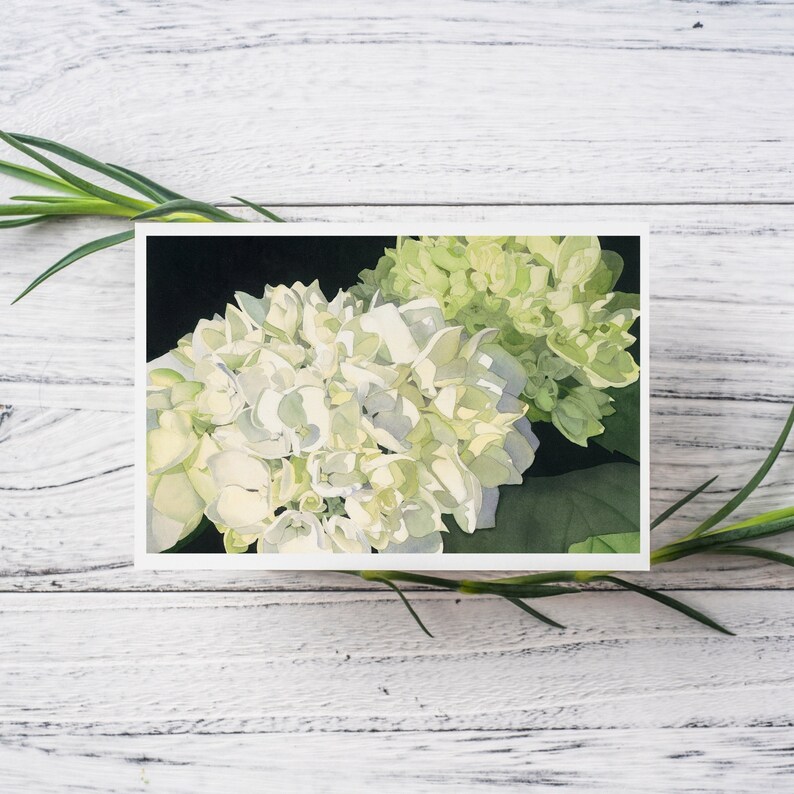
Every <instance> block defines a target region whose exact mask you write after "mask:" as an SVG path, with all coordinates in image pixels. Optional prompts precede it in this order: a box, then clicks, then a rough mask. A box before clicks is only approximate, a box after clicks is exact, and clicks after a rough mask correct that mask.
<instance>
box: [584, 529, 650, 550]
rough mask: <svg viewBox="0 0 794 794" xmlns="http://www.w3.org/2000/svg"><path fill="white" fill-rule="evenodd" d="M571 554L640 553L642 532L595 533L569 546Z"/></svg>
mask: <svg viewBox="0 0 794 794" xmlns="http://www.w3.org/2000/svg"><path fill="white" fill-rule="evenodd" d="M568 553H569V554H639V553H640V533H639V532H619V533H614V534H611V535H593V537H591V538H587V540H583V541H581V542H580V543H573V544H571V546H570V547H569V548H568Z"/></svg>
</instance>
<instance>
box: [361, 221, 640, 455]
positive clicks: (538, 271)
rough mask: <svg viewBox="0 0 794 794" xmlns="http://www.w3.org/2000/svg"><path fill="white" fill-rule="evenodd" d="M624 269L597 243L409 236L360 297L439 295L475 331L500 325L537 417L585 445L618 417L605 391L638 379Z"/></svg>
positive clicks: (389, 253)
mask: <svg viewBox="0 0 794 794" xmlns="http://www.w3.org/2000/svg"><path fill="white" fill-rule="evenodd" d="M622 269H623V261H622V259H621V258H620V256H618V255H617V254H616V253H614V252H611V251H602V250H601V246H600V244H599V241H598V238H597V237H561V238H560V237H421V238H420V239H418V240H416V239H412V238H405V237H403V238H398V240H397V247H396V248H393V249H387V250H386V252H385V256H383V257H382V258H381V259H380V261H379V262H378V265H377V267H376V268H375V269H374V270H364V271H363V272H362V273H361V274H360V278H361V281H362V284H361V285H359V286H357V287H356V288H354V292H355V294H357V295H358V296H359V297H362V298H366V297H368V296H371V295H373V294H374V293H375V291H376V290H377V291H380V293H381V294H382V296H383V297H384V298H385V299H386V300H393V301H396V302H398V303H403V302H406V301H411V300H415V299H422V298H432V299H434V300H436V301H438V303H439V304H440V305H441V308H442V310H443V312H444V318H445V319H446V320H448V321H450V322H455V323H460V324H461V325H463V326H464V327H465V329H466V331H467V333H469V334H476V333H477V332H479V331H480V330H482V329H484V328H497V329H498V330H499V334H498V336H497V340H498V342H499V343H500V344H501V345H502V346H503V347H504V348H505V349H506V350H508V351H509V352H511V353H513V354H514V355H515V356H517V357H518V359H519V360H520V361H521V363H522V364H523V366H524V368H525V371H526V374H527V378H528V380H527V384H526V387H525V390H524V399H526V400H527V401H528V403H529V404H530V414H529V415H530V418H532V419H540V420H544V421H551V422H553V423H554V425H555V427H557V429H558V430H559V431H560V432H561V433H563V435H565V436H566V438H568V439H570V440H571V441H574V442H575V443H577V444H580V445H581V446H586V445H587V439H588V438H589V437H591V436H595V435H598V434H600V433H602V432H603V431H604V426H603V425H602V424H601V421H600V420H601V419H602V418H603V417H604V416H608V415H609V414H612V413H614V409H613V408H612V407H611V406H610V403H611V402H612V399H611V398H610V397H609V396H608V395H607V394H605V393H604V391H603V390H604V389H606V388H608V387H613V388H622V387H624V386H628V385H629V384H630V383H633V382H634V381H636V380H637V377H638V376H639V367H638V366H637V364H636V362H635V361H634V359H633V358H632V356H631V354H630V353H629V352H628V348H629V347H630V346H631V345H632V344H633V343H634V341H635V337H633V336H632V335H631V334H630V333H629V329H630V328H631V326H632V324H633V323H634V320H635V319H636V318H637V316H638V315H639V306H638V302H637V296H636V295H627V294H625V293H617V292H614V286H615V283H616V281H617V279H618V277H619V276H620V273H621V271H622Z"/></svg>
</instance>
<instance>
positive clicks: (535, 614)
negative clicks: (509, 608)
mask: <svg viewBox="0 0 794 794" xmlns="http://www.w3.org/2000/svg"><path fill="white" fill-rule="evenodd" d="M503 598H504V599H505V601H509V602H510V603H511V604H514V605H515V606H517V607H518V608H519V609H522V610H524V612H526V613H527V614H528V615H532V617H533V618H535V619H536V620H539V621H541V623H545V624H546V625H547V626H554V628H556V629H564V628H565V626H563V625H562V623H557V621H556V620H552V619H551V618H550V617H547V616H546V615H544V614H543V613H542V612H538V610H537V609H533V608H532V607H531V606H529V604H525V603H524V602H523V601H522V600H521V599H520V598H510V597H509V596H503Z"/></svg>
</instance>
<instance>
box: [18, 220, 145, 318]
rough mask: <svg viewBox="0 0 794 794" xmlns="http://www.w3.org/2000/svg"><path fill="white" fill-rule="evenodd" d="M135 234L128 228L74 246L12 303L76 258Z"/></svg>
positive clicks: (116, 243)
mask: <svg viewBox="0 0 794 794" xmlns="http://www.w3.org/2000/svg"><path fill="white" fill-rule="evenodd" d="M134 236H135V230H134V229H130V230H128V231H125V232H119V233H118V234H111V235H108V236H107V237H100V238H99V239H98V240H92V241H91V242H90V243H85V244H84V245H81V246H80V247H79V248H75V249H74V251H72V252H71V253H69V254H67V255H66V256H64V257H63V258H62V259H59V260H58V261H57V262H56V263H55V264H54V265H52V267H49V268H47V270H45V271H44V272H43V273H42V274H41V275H39V276H38V277H37V278H35V279H33V281H32V282H31V283H30V284H28V286H27V287H25V289H24V290H22V292H20V293H19V295H17V297H16V298H14V300H13V301H11V303H12V304H14V303H16V302H17V301H18V300H20V299H21V298H24V297H25V295H27V294H28V293H29V292H31V291H32V290H34V289H36V287H38V286H40V285H41V284H43V283H44V282H45V281H46V280H47V279H48V278H50V277H51V276H54V275H55V274H56V273H58V272H59V271H61V270H63V269H64V268H65V267H68V266H69V265H71V264H72V263H73V262H77V260H78V259H82V258H83V257H85V256H88V255H89V254H93V253H96V252H97V251H102V250H103V249H105V248H110V247H112V246H114V245H119V244H120V243H124V242H126V241H127V240H131V239H132V238H133V237H134Z"/></svg>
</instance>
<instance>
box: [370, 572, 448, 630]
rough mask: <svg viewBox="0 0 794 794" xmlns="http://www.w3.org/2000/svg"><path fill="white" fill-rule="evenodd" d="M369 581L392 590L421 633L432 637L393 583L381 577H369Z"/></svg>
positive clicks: (403, 594)
mask: <svg viewBox="0 0 794 794" xmlns="http://www.w3.org/2000/svg"><path fill="white" fill-rule="evenodd" d="M371 581H373V582H382V583H383V584H385V585H386V587H390V588H391V589H392V590H394V592H395V593H397V595H398V596H400V599H401V600H402V602H403V604H405V608H406V609H407V610H408V611H409V612H410V613H411V617H412V618H413V619H414V620H415V621H416V622H417V624H418V625H419V628H420V629H422V631H423V632H424V633H425V634H427V636H428V637H431V638H432V636H433V635H432V634H431V633H430V631H429V630H428V628H427V626H425V624H424V623H422V619H421V618H420V617H419V615H417V614H416V610H415V609H414V608H413V607H412V606H411V602H410V601H409V600H408V599H407V598H406V597H405V593H403V591H402V590H400V588H399V587H397V585H396V584H394V582H390V581H389V580H388V579H385V578H383V577H382V576H381V577H378V576H373V577H371Z"/></svg>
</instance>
